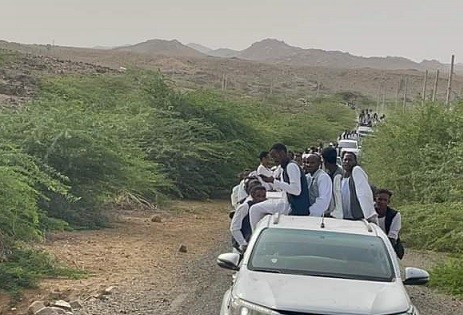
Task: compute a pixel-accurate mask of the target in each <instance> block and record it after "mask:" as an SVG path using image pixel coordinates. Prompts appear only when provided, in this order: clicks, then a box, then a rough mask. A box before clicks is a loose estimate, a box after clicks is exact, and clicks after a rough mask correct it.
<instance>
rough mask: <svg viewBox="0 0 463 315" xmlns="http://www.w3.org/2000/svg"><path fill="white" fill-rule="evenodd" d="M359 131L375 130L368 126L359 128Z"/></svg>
mask: <svg viewBox="0 0 463 315" xmlns="http://www.w3.org/2000/svg"><path fill="white" fill-rule="evenodd" d="M357 130H373V128H371V127H368V126H359V127H358V128H357Z"/></svg>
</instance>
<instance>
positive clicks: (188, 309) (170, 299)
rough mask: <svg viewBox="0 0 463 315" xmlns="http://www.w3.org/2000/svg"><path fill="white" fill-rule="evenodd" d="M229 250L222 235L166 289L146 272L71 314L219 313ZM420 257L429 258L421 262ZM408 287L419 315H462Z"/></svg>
mask: <svg viewBox="0 0 463 315" xmlns="http://www.w3.org/2000/svg"><path fill="white" fill-rule="evenodd" d="M229 249H230V247H229V238H228V235H224V236H223V239H222V240H221V241H220V242H218V244H217V246H216V247H215V248H214V249H213V250H211V251H210V252H209V253H208V254H207V255H204V256H203V257H201V258H200V259H199V260H197V261H194V262H191V263H190V264H188V265H185V266H182V267H180V268H179V270H178V273H177V275H178V277H177V279H176V280H175V281H174V286H173V287H172V288H171V290H170V291H169V292H159V291H157V290H156V285H155V281H153V280H155V279H150V278H149V275H147V278H146V281H140V282H136V283H132V284H131V285H130V286H127V287H120V288H118V289H117V290H116V292H114V293H113V294H111V295H109V296H102V297H101V298H90V299H88V300H87V301H84V302H83V304H84V307H83V309H82V310H80V311H78V312H75V313H74V314H76V315H90V314H95V315H96V314H98V315H100V314H101V315H103V314H140V315H141V314H146V315H148V314H166V315H174V314H175V315H178V314H188V315H206V314H219V311H220V304H221V302H222V297H223V294H224V292H225V291H226V290H227V288H228V287H229V286H230V284H231V275H232V272H230V271H227V270H223V269H221V268H219V267H218V266H217V265H216V258H217V256H218V255H219V254H220V253H223V252H227V251H228V250H229ZM407 254H408V255H409V257H408V259H406V260H405V261H404V265H405V266H410V265H411V263H412V264H413V265H414V266H417V267H421V266H420V265H417V262H420V261H422V262H423V263H424V264H427V263H429V260H430V258H429V257H428V256H429V255H432V254H426V255H424V256H423V254H421V253H418V252H408V253H407ZM423 257H427V258H428V259H427V260H426V261H423V260H422V259H423ZM407 289H408V291H409V294H410V298H411V300H412V301H413V303H414V304H415V305H416V306H417V307H418V309H419V310H420V312H421V314H422V315H463V303H462V301H459V300H457V299H455V298H452V297H449V296H446V295H442V294H438V293H436V292H435V291H433V290H431V289H429V288H427V287H423V286H416V287H407Z"/></svg>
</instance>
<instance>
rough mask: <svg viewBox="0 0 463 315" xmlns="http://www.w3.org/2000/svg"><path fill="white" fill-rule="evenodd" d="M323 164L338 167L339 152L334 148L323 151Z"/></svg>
mask: <svg viewBox="0 0 463 315" xmlns="http://www.w3.org/2000/svg"><path fill="white" fill-rule="evenodd" d="M322 157H323V163H324V164H325V167H327V165H336V161H337V159H338V152H337V151H336V149H335V148H333V147H327V148H324V149H323V150H322Z"/></svg>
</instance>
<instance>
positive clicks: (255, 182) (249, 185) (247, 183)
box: [244, 177, 262, 195]
mask: <svg viewBox="0 0 463 315" xmlns="http://www.w3.org/2000/svg"><path fill="white" fill-rule="evenodd" d="M260 185H262V184H261V183H260V180H259V179H258V178H257V177H246V179H245V180H244V190H245V191H246V193H247V194H248V195H250V194H251V191H252V189H253V188H254V187H256V186H260Z"/></svg>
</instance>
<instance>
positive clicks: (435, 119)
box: [362, 104, 463, 203]
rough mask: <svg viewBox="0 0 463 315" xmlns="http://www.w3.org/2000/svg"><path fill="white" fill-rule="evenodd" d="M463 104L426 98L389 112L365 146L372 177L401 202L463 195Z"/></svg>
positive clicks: (429, 200)
mask: <svg viewBox="0 0 463 315" xmlns="http://www.w3.org/2000/svg"><path fill="white" fill-rule="evenodd" d="M462 107H463V106H461V105H459V106H457V107H456V108H455V109H454V110H452V111H447V110H445V108H444V107H443V106H441V105H433V104H427V105H426V106H424V107H417V108H413V109H410V110H409V111H408V112H407V113H406V114H403V113H395V114H392V115H389V116H390V117H388V121H387V123H386V124H384V125H381V126H379V127H378V128H377V132H376V133H375V135H376V136H375V137H372V138H369V139H367V140H366V141H365V143H364V145H363V146H362V147H363V150H364V158H363V159H362V162H363V164H364V165H365V167H366V169H367V171H368V173H369V174H370V178H371V180H372V182H374V183H375V185H377V186H381V187H388V188H390V189H392V190H393V191H394V192H395V196H396V200H397V201H398V202H399V203H435V202H437V203H439V202H446V201H451V202H452V201H462V197H461V196H463V180H462V179H463V177H462V176H463V159H462V158H461V157H462V153H463V149H462V144H463V132H462V127H463V111H462Z"/></svg>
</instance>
